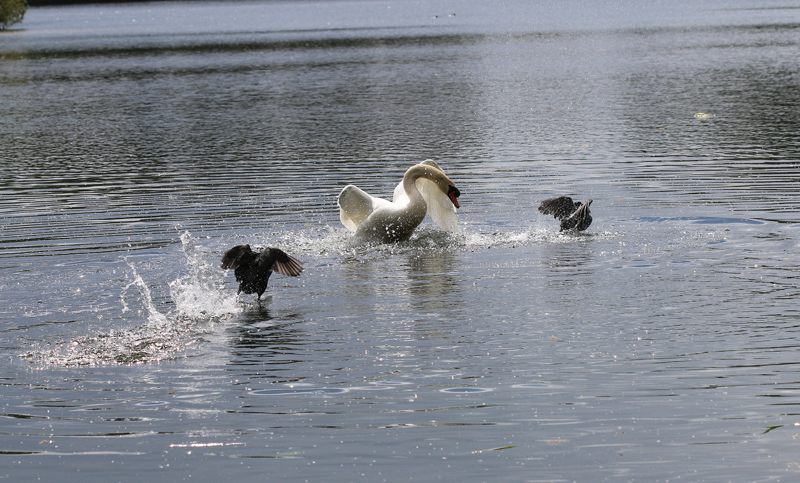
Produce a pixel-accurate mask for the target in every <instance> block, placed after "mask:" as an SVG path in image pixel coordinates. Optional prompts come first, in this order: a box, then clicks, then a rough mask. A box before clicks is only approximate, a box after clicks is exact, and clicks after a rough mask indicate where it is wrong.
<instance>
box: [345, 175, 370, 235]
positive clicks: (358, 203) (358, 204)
mask: <svg viewBox="0 0 800 483" xmlns="http://www.w3.org/2000/svg"><path fill="white" fill-rule="evenodd" d="M338 203H339V219H341V220H342V224H343V225H344V226H346V227H347V229H348V230H350V231H356V230H358V227H359V225H361V223H363V222H364V220H366V219H367V217H368V216H369V215H370V213H372V209H373V206H372V196H370V195H368V194H367V193H366V192H365V191H364V190H362V189H360V188H358V187H356V186H353V185H351V184H350V185H347V186H345V187H344V189H343V190H342V192H341V193H339V200H338Z"/></svg>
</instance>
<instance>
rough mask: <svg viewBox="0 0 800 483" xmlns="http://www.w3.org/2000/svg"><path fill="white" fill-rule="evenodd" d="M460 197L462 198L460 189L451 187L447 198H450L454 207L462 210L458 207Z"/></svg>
mask: <svg viewBox="0 0 800 483" xmlns="http://www.w3.org/2000/svg"><path fill="white" fill-rule="evenodd" d="M459 196H461V192H460V191H458V188H456V187H455V186H452V185H451V186H450V187H449V189H448V190H447V197H448V198H450V201H452V202H453V204H454V205H456V208H461V207H460V206H459V205H458V197H459Z"/></svg>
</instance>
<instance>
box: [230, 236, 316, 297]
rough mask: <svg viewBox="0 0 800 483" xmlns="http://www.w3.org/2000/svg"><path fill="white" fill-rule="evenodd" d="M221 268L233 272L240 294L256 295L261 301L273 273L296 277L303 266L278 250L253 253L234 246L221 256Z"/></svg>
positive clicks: (242, 247)
mask: <svg viewBox="0 0 800 483" xmlns="http://www.w3.org/2000/svg"><path fill="white" fill-rule="evenodd" d="M222 268H225V269H229V270H230V269H232V270H233V271H234V272H233V273H234V275H235V276H236V281H237V282H239V292H240V293H241V292H244V293H247V294H250V293H252V294H258V299H259V300H261V295H262V294H263V293H264V291H265V290H267V283H268V282H269V276H270V275H272V272H273V271H274V272H278V273H280V274H281V275H287V276H289V277H296V276H298V275H300V272H302V271H303V264H302V263H301V262H300V260H298V259H296V258H294V257H293V256H291V255H289V254H287V253H286V252H284V251H283V250H281V249H280V248H272V247H267V248H265V249H264V250H263V251H261V252H254V251H253V250H251V249H250V245H236V246H235V247H233V248H231V249H230V250H228V251H227V252H225V254H224V255H223V256H222Z"/></svg>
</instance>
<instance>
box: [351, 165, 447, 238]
mask: <svg viewBox="0 0 800 483" xmlns="http://www.w3.org/2000/svg"><path fill="white" fill-rule="evenodd" d="M449 187H452V188H455V184H454V183H453V182H452V181H451V180H450V178H448V177H447V175H445V174H444V171H442V169H441V168H440V167H439V166H438V165H437V164H436V163H435V162H434V161H432V160H426V161H424V162H422V163H420V164H417V165H415V166H412V167H411V168H409V170H408V171H406V174H405V175H404V176H403V181H401V182H400V184H398V185H397V187H396V188H395V190H394V194H393V197H392V201H387V200H384V199H383V198H376V197H373V196H370V195H369V194H367V193H366V192H364V191H363V190H361V189H360V188H358V187H356V186H353V185H348V186H346V187H345V188H344V189H343V190H342V192H341V193H340V194H339V218H340V219H341V220H342V224H343V225H344V226H345V227H347V228H348V229H349V230H351V231H354V232H356V236H360V237H362V238H366V239H370V240H375V241H382V242H392V241H398V240H405V239H407V238H408V237H410V236H411V234H412V233H413V231H414V229H415V228H416V227H417V226H418V225H419V224H420V223H421V222H422V220H423V219H424V218H425V215H426V214H427V215H430V217H431V218H432V219H433V221H434V222H435V223H436V224H437V225H439V227H440V228H442V229H444V230H447V231H453V232H455V231H458V229H459V228H458V220H457V219H456V207H455V205H454V204H453V201H451V199H450V197H449V196H448V189H449ZM409 190H410V191H411V192H410V193H409Z"/></svg>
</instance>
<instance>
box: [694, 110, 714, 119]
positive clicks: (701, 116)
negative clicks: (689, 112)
mask: <svg viewBox="0 0 800 483" xmlns="http://www.w3.org/2000/svg"><path fill="white" fill-rule="evenodd" d="M694 117H696V118H697V119H710V118H712V117H714V115H713V114H706V113H705V112H698V113H697V114H695V115H694Z"/></svg>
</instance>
